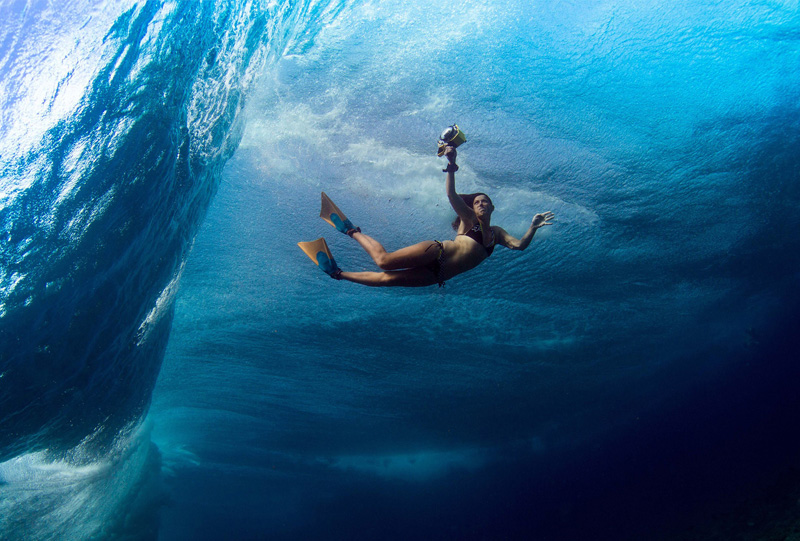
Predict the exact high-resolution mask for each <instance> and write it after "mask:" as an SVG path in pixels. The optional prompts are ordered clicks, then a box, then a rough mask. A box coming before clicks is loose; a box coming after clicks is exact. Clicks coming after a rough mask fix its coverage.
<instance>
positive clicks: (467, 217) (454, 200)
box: [444, 146, 475, 224]
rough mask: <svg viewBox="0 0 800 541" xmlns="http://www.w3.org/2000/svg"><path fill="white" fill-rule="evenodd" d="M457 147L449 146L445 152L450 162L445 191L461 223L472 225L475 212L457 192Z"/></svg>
mask: <svg viewBox="0 0 800 541" xmlns="http://www.w3.org/2000/svg"><path fill="white" fill-rule="evenodd" d="M457 154H458V152H456V147H452V146H449V147H447V149H446V150H445V151H444V155H445V156H446V157H447V161H448V162H449V164H448V166H447V169H446V170H445V171H447V181H446V182H445V190H446V191H447V199H448V200H450V206H451V207H453V210H454V211H456V214H457V215H458V217H459V218H461V221H462V222H464V223H467V224H472V223H473V222H474V221H475V211H474V210H472V209H471V208H469V206H467V204H466V203H465V202H464V200H463V199H461V196H460V195H458V193H457V192H456V169H457V168H458V166H457V165H456V155H457Z"/></svg>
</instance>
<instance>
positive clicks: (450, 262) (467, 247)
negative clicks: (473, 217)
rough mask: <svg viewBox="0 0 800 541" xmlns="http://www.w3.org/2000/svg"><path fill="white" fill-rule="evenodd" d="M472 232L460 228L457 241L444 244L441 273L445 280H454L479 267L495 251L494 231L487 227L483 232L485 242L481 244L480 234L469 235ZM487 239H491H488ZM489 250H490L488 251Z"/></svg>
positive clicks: (448, 241)
mask: <svg viewBox="0 0 800 541" xmlns="http://www.w3.org/2000/svg"><path fill="white" fill-rule="evenodd" d="M462 230H463V231H462ZM470 230H472V227H469V228H468V227H465V226H462V227H461V228H459V233H458V234H457V235H456V238H455V239H453V240H446V241H444V242H443V243H442V244H443V246H444V261H443V264H442V271H441V273H442V277H443V278H444V279H449V278H452V277H453V276H456V275H458V274H461V273H462V272H466V271H468V270H470V269H473V268H475V267H477V266H478V265H479V264H480V263H481V262H482V261H483V260H484V259H486V258H487V257H489V254H490V253H491V250H493V249H494V246H495V244H494V231H492V230H491V229H490V228H488V227H487V228H486V232H483V240H484V242H483V243H481V242H478V240H477V239H478V238H479V234H477V233H476V232H474V231H473V232H472V234H471V235H467V233H468V232H470ZM486 237H489V238H488V239H487V238H486ZM487 241H488V242H487ZM487 244H488V247H487ZM487 248H489V249H488V250H487Z"/></svg>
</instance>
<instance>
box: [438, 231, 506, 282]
mask: <svg viewBox="0 0 800 541" xmlns="http://www.w3.org/2000/svg"><path fill="white" fill-rule="evenodd" d="M461 234H462V235H464V236H466V237H469V238H471V239H472V240H474V241H475V242H477V243H478V244H480V245H481V246H483V249H484V250H486V257H489V256H490V255H492V252H493V251H494V247H495V240H494V229H492V240H491V241H489V246H486V245H484V244H483V227H481V224H480V223H477V224H475V227H473V228H472V229H470V230H469V231H467V232H466V233H461ZM456 236H458V235H456ZM433 242H434V243H435V244H431V245H430V246H428V247H427V248H426V249H425V251H426V252H427V251H428V250H430V249H431V248H433V247H434V246H437V247H438V248H439V255H438V256H437V257H436V259H434V260H433V261H431V262H430V263H428V264H427V265H425V268H426V269H428V270H429V271H431V272H432V273H433V275H434V276H435V277H436V283H437V284H439V287H442V286H443V285H444V280H442V279H441V277H440V276H439V275H440V274H441V272H442V263H444V245H443V244H442V243H441V242H439V241H438V240H435V241H433Z"/></svg>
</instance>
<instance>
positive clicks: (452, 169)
mask: <svg viewBox="0 0 800 541" xmlns="http://www.w3.org/2000/svg"><path fill="white" fill-rule="evenodd" d="M456 171H458V166H457V165H456V164H455V163H452V162H451V163H448V164H447V169H442V173H455V172H456Z"/></svg>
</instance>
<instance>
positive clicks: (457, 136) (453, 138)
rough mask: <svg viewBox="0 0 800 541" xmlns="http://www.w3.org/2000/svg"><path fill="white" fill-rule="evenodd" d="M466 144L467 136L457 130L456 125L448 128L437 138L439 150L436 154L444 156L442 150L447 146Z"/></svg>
mask: <svg viewBox="0 0 800 541" xmlns="http://www.w3.org/2000/svg"><path fill="white" fill-rule="evenodd" d="M466 142H467V136H466V135H464V132H463V131H461V130H460V129H458V124H453V125H452V126H449V127H448V128H447V129H446V130H444V131H443V132H442V135H440V136H439V150H438V151H437V152H436V155H437V156H444V149H445V148H447V147H448V146H451V147H458V146H459V145H460V144H461V143H466Z"/></svg>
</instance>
